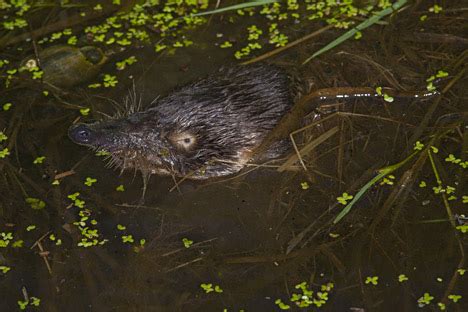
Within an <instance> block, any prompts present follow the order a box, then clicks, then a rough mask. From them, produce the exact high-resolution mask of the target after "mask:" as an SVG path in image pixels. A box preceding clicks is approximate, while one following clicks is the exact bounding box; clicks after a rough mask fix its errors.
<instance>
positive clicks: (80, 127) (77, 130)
mask: <svg viewBox="0 0 468 312" xmlns="http://www.w3.org/2000/svg"><path fill="white" fill-rule="evenodd" d="M68 136H69V137H70V139H71V140H72V141H73V142H75V143H77V144H91V143H92V141H93V140H94V139H95V134H94V132H93V130H91V129H90V128H89V127H88V126H87V125H85V124H77V125H74V126H71V127H70V129H68Z"/></svg>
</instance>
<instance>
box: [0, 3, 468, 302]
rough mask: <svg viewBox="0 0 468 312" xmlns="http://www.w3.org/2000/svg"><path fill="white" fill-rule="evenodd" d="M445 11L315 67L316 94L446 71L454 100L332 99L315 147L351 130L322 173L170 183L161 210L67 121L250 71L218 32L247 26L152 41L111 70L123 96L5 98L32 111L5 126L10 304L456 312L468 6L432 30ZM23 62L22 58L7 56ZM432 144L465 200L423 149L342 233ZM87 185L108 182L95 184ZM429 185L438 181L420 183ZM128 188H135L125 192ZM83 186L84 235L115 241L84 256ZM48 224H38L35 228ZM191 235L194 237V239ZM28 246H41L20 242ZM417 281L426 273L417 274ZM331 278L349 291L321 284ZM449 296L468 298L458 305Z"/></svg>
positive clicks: (397, 24)
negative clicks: (234, 70)
mask: <svg viewBox="0 0 468 312" xmlns="http://www.w3.org/2000/svg"><path fill="white" fill-rule="evenodd" d="M431 5H432V4H431ZM431 5H428V6H427V5H426V6H424V5H419V6H414V7H411V9H408V10H407V11H406V12H404V13H402V14H401V16H399V18H397V19H396V20H395V21H393V20H392V23H391V24H390V25H388V26H387V27H381V26H377V27H375V28H371V29H370V30H368V31H366V32H365V36H364V38H362V39H361V40H359V41H356V40H352V41H350V42H349V43H346V44H345V45H343V46H340V47H339V48H337V49H335V50H332V51H331V52H329V53H328V54H325V55H323V56H321V57H320V58H318V59H317V60H314V61H312V62H311V63H309V64H308V65H305V66H303V67H300V69H299V71H300V72H301V74H302V75H303V76H305V77H307V79H309V80H310V81H312V82H313V84H314V88H325V87H335V86H346V87H349V86H354V87H359V86H369V87H375V86H390V87H393V88H396V89H403V90H421V89H422V90H424V89H425V87H426V81H425V80H426V78H428V77H429V76H430V75H432V74H434V73H436V72H437V70H439V69H445V70H447V71H448V72H449V73H450V76H449V77H448V78H447V80H445V81H444V82H442V84H441V87H440V90H445V93H444V94H443V95H442V96H440V97H434V98H431V99H428V100H424V101H421V100H414V99H396V100H395V101H394V102H393V103H386V102H384V101H382V100H381V99H360V100H349V101H342V100H340V101H329V102H326V103H321V104H323V105H326V107H323V108H322V110H323V111H326V112H327V113H323V114H322V116H321V118H323V122H321V123H320V124H319V126H313V127H311V128H310V131H309V132H308V133H307V135H306V140H309V141H310V140H313V139H315V138H317V137H319V136H320V135H323V133H325V132H326V131H329V130H330V129H333V128H335V127H336V129H337V133H336V134H335V135H333V136H332V137H331V138H330V139H328V140H326V141H325V142H324V143H322V144H320V145H319V146H318V147H316V148H315V149H313V150H312V152H309V153H308V154H307V155H303V157H304V160H305V164H306V165H307V169H308V170H307V172H305V171H304V169H303V168H302V167H301V166H300V165H299V164H296V165H295V166H293V168H289V170H286V171H284V172H277V171H276V168H277V166H278V164H281V163H282V162H281V161H279V162H277V163H274V164H272V165H271V166H265V167H264V168H258V167H256V166H252V167H249V168H247V169H246V170H245V171H243V172H242V173H241V174H240V175H238V176H234V177H228V178H226V179H223V180H216V181H208V182H190V181H184V182H182V183H181V184H180V185H178V187H175V185H174V181H173V180H172V178H170V177H155V176H153V177H152V178H151V180H150V184H149V186H148V192H147V195H146V200H145V204H144V206H138V201H139V198H140V195H141V187H142V182H141V178H140V176H139V174H134V173H133V172H124V173H123V174H119V172H118V171H116V170H112V169H108V168H106V167H105V162H104V161H103V160H102V158H101V157H96V156H93V152H92V151H89V150H87V149H85V148H82V147H79V146H76V145H74V144H73V143H72V142H70V141H69V139H68V138H67V136H66V133H67V128H68V127H69V126H70V125H71V124H72V122H73V121H74V120H75V119H76V118H77V117H78V116H79V113H78V112H77V110H76V109H75V108H73V107H72V108H70V107H69V106H67V105H66V103H72V104H75V105H80V106H85V107H91V109H92V113H91V116H88V117H81V120H85V121H86V120H90V119H99V118H101V117H102V115H101V114H99V113H98V112H104V113H112V111H113V110H114V108H113V105H114V104H112V102H111V101H109V100H108V99H112V100H115V101H117V102H122V100H121V99H123V98H124V97H125V96H126V94H128V93H129V92H132V91H131V90H132V89H133V86H134V88H135V90H136V91H137V94H138V95H139V96H141V99H142V104H143V105H144V106H148V105H149V104H150V102H151V101H152V100H153V99H154V98H155V97H157V96H160V95H164V94H167V93H168V92H170V90H172V89H173V88H175V87H176V86H177V85H181V84H183V83H186V82H189V81H192V80H194V79H197V78H199V77H202V76H204V75H206V74H208V73H209V72H210V71H212V70H215V69H216V68H218V67H220V66H222V65H224V64H226V63H233V62H236V61H235V59H234V58H233V57H232V54H233V50H222V49H219V48H218V47H215V46H214V45H213V40H214V39H213V38H215V37H216V34H217V33H219V32H220V31H222V30H225V29H226V27H227V26H232V24H228V23H227V22H226V20H223V19H221V18H219V17H218V18H213V20H212V21H211V22H210V24H209V25H205V26H203V27H201V28H200V29H198V30H197V31H195V34H192V36H193V38H194V39H193V40H194V42H196V43H197V44H195V45H194V46H191V47H189V48H184V49H178V50H177V51H176V53H175V54H174V55H167V54H165V55H164V54H163V55H162V56H161V55H159V54H155V52H154V51H153V48H151V47H142V48H133V49H129V50H128V52H123V53H121V54H117V55H118V56H116V58H117V60H118V59H122V58H125V57H127V56H130V55H135V56H136V57H137V59H138V62H137V63H136V64H134V65H132V66H130V67H129V69H128V70H126V71H124V72H116V71H115V67H114V65H113V62H110V63H109V64H107V65H106V66H105V67H104V68H103V69H102V71H103V72H105V73H112V74H116V75H117V77H118V80H119V84H118V86H117V87H116V88H114V89H110V90H108V89H105V90H103V89H101V90H98V91H93V90H91V91H90V90H89V89H88V88H86V83H85V84H84V85H81V86H78V87H75V88H72V89H70V90H67V92H68V94H59V95H58V96H57V97H53V96H48V97H44V96H43V95H42V94H41V89H40V88H39V87H37V85H33V86H29V85H27V87H24V86H22V85H19V86H21V88H20V87H18V85H17V86H16V87H14V88H13V89H2V94H3V96H4V97H5V99H9V100H11V101H12V102H14V103H15V106H14V107H13V108H12V109H11V110H10V111H4V112H1V113H0V114H1V115H0V121H1V123H0V130H1V129H6V130H5V133H7V134H8V136H9V140H10V141H11V140H13V139H14V141H15V143H14V145H13V148H11V149H10V150H11V154H10V156H9V157H8V158H6V159H0V166H1V170H2V171H3V175H2V181H1V182H0V183H1V184H0V190H1V191H0V196H1V197H0V201H1V203H0V214H1V215H0V232H3V233H5V234H4V235H7V234H6V233H9V232H11V233H12V235H13V236H14V238H13V239H12V240H11V242H10V245H9V246H7V247H6V248H1V249H0V265H3V266H8V267H10V268H11V270H10V271H8V272H6V273H0V293H1V298H2V299H1V301H0V305H1V306H0V309H1V311H14V310H18V309H19V305H18V301H19V300H20V301H24V300H25V297H26V296H29V297H37V298H40V300H41V303H40V307H38V308H36V307H32V306H29V307H28V308H27V309H30V310H31V311H32V310H41V311H42V310H43V311H62V310H69V311H223V310H224V309H226V311H240V310H245V311H280V310H281V309H280V307H279V305H278V303H275V302H276V301H277V300H278V299H281V301H282V302H283V303H285V304H288V305H289V306H290V310H292V311H300V310H304V311H314V310H317V309H321V310H324V311H416V310H419V309H421V308H420V307H418V299H420V298H421V297H423V295H424V293H428V294H429V295H430V296H432V297H434V298H433V299H432V300H429V302H428V304H425V305H424V307H422V308H423V309H424V310H431V311H433V310H440V306H438V303H439V302H443V303H444V304H446V306H447V310H448V311H466V310H467V309H468V304H467V301H468V291H467V290H468V281H467V279H468V272H467V273H465V274H464V275H462V273H463V269H467V268H468V265H467V264H466V260H465V253H466V240H467V239H466V234H463V233H462V232H461V231H460V230H456V229H455V228H454V226H453V224H452V223H451V222H450V219H453V218H454V215H455V214H458V215H461V214H465V215H466V214H467V212H468V211H467V205H466V203H465V204H464V203H463V202H462V196H463V195H465V196H466V194H467V193H466V190H467V189H466V169H462V168H461V166H460V165H458V164H452V163H449V162H446V161H445V158H447V157H448V155H449V154H454V155H455V156H456V157H458V158H461V161H466V157H467V154H466V150H467V149H466V147H467V143H468V140H467V134H466V130H467V128H466V95H467V94H466V83H467V79H466V73H465V70H466V65H464V64H466V42H465V41H466V39H463V38H462V37H463V35H464V34H463V31H462V27H460V25H462V23H463V21H464V20H463V17H462V14H461V11H462V10H461V9H458V8H457V7H453V8H445V9H446V13H445V14H442V15H439V16H434V15H431V16H430V17H429V21H428V22H427V23H426V24H424V27H423V26H421V24H420V23H418V19H419V16H420V15H421V14H423V13H424V12H425V11H427V9H428V7H429V6H431ZM450 9H451V10H452V11H450ZM426 13H427V12H426ZM243 23H245V24H248V23H247V22H242V23H240V24H239V25H238V26H236V27H239V29H242V27H244V26H245V24H243ZM314 25H315V27H317V28H318V27H320V25H318V24H313V23H312V24H311V25H307V27H310V28H305V27H304V28H301V29H299V27H298V26H294V25H293V26H292V29H293V30H292V33H293V34H295V35H296V36H297V37H301V36H302V35H305V34H307V33H309V32H312V31H313V30H314V29H316V28H312V27H313V26H314ZM418 32H422V33H425V34H427V33H430V34H433V33H435V32H438V34H441V35H442V37H440V36H436V35H432V36H423V35H418ZM340 33H341V32H340V31H329V32H326V33H325V34H324V35H323V36H321V37H319V39H317V40H316V41H313V42H307V43H305V44H302V45H301V46H299V47H296V48H293V49H291V50H290V51H288V52H287V53H284V54H281V55H280V56H279V57H275V58H272V59H270V60H269V61H272V62H275V63H277V64H280V65H282V66H286V67H299V64H300V63H301V62H302V61H303V60H304V59H305V58H307V56H309V55H310V54H311V53H313V52H314V51H316V50H317V48H318V47H321V46H323V45H324V44H325V43H327V42H329V41H330V40H332V39H333V38H335V37H336V36H337V35H338V34H340ZM424 38H429V39H427V40H426V39H424ZM447 38H451V39H450V40H448V39H447ZM457 38H458V39H457ZM447 40H448V41H447ZM28 48H29V49H30V47H29V46H28ZM13 53H14V51H13V50H12V49H11V48H10V49H5V50H4V55H5V57H6V56H10V57H11V56H12V54H13ZM447 85H448V86H449V87H446V86H447ZM15 88H16V89H15ZM444 88H446V89H444ZM129 90H130V91H129ZM65 102H66V103H65ZM330 107H331V108H330ZM337 110H339V111H340V114H336V111H337ZM333 113H335V115H332V114H333ZM463 114H464V115H463ZM327 116H330V117H329V118H328V119H326V117H327ZM463 116H464V117H463ZM463 118H465V124H464V123H463ZM307 120H308V121H307V122H308V123H311V122H312V121H311V120H310V119H307ZM416 141H421V142H424V143H425V144H430V145H433V146H435V147H437V149H438V153H434V152H432V154H431V157H432V158H433V161H434V166H435V168H437V172H438V174H439V175H440V180H441V181H442V186H444V187H445V189H446V186H447V185H449V186H453V187H455V189H456V190H455V191H454V193H453V194H454V195H455V196H456V199H453V200H452V199H451V200H448V201H447V203H446V204H444V199H443V197H442V196H441V195H440V194H435V193H434V191H433V189H432V188H433V187H436V186H437V180H436V177H435V174H434V170H433V168H434V167H433V166H432V165H431V162H430V158H429V156H428V155H429V154H428V151H427V150H423V152H421V153H419V154H417V155H416V156H415V157H414V158H412V159H411V160H410V161H408V163H407V164H405V165H404V166H402V167H401V168H400V169H398V170H397V171H395V172H393V173H392V174H393V175H394V176H395V178H394V179H393V183H394V184H393V185H379V183H377V184H376V185H374V186H372V187H371V188H370V189H369V191H368V192H367V193H366V194H365V195H364V196H363V197H362V198H361V199H360V200H359V201H358V202H357V203H356V204H355V206H354V207H353V209H352V210H351V212H350V213H349V214H348V215H347V216H346V217H345V218H344V219H343V220H342V221H341V222H339V223H337V224H333V222H332V221H333V220H334V218H335V217H336V216H337V214H338V213H339V212H340V211H341V209H342V208H343V207H344V206H343V205H341V204H338V203H337V199H336V198H337V197H338V196H340V195H341V194H342V193H344V192H348V193H351V194H354V195H355V194H356V193H357V192H358V191H359V190H360V189H361V188H362V187H363V186H364V185H365V184H366V182H368V181H369V180H371V179H372V178H373V177H374V176H375V175H376V170H378V169H380V168H383V167H385V166H388V165H391V164H396V163H398V162H400V161H402V160H403V159H405V158H406V157H408V156H409V155H410V154H411V153H412V151H413V145H414V144H415V142H416ZM3 146H4V145H2V147H3ZM431 151H433V150H431ZM291 155H293V151H291V153H290V155H288V156H291ZM38 156H46V160H45V163H44V164H42V165H31V164H32V162H33V160H34V159H35V158H36V157H38ZM251 169H254V170H252V172H249V171H250V170H251ZM69 170H73V171H74V172H73V173H72V174H71V175H68V176H66V177H64V178H62V179H60V185H58V186H53V185H51V183H52V182H53V181H54V177H55V175H56V174H59V173H63V172H67V171H69ZM87 177H92V178H96V179H97V182H96V183H95V184H94V185H93V186H92V187H88V186H85V185H84V184H83V182H84V181H85V180H86V178H87ZM421 181H424V182H425V183H426V185H427V186H426V187H420V184H421ZM305 182H306V183H307V186H308V187H305V185H304V183H305ZM121 184H122V185H124V186H125V191H124V192H118V191H116V187H117V186H119V185H121ZM304 188H305V189H304ZM75 192H79V193H80V195H79V197H78V198H79V199H81V200H84V201H85V202H86V203H85V208H86V209H88V210H86V211H87V212H86V213H89V219H87V220H85V221H83V222H85V223H84V225H83V224H82V225H81V226H82V228H83V227H85V228H88V229H97V230H98V237H97V239H98V241H101V242H103V244H102V245H100V244H97V245H96V246H92V247H89V248H84V247H81V246H79V243H80V241H81V240H82V238H83V234H82V233H80V231H79V229H78V226H77V225H75V224H74V222H77V221H79V220H80V215H79V213H80V211H82V213H83V209H79V208H78V207H76V206H73V204H72V203H73V201H72V200H71V199H70V198H68V195H70V194H73V193H75ZM453 194H448V195H447V196H446V198H449V197H450V196H451V195H453ZM28 197H34V198H39V199H41V200H43V201H44V202H45V204H46V207H45V208H44V209H41V210H33V209H31V207H30V205H29V204H27V203H25V198H28ZM447 206H448V207H450V211H449V212H448V211H447ZM93 219H94V220H96V223H95V224H92V223H91V220H93ZM32 224H34V225H36V229H34V230H31V231H27V230H26V228H27V227H28V226H29V225H32ZM456 225H458V224H456ZM118 226H120V228H119V227H118ZM123 227H125V229H123ZM50 234H53V235H54V236H55V240H52V239H51V238H50ZM124 235H132V238H133V241H131V242H127V243H124V242H123V239H124V238H125V239H127V240H128V239H130V238H129V237H128V236H125V237H124V238H122V236H124ZM0 238H2V237H0ZM57 239H60V240H61V244H57ZM141 239H144V240H145V241H144V244H143V243H141V242H140V240H141ZM184 239H186V240H189V241H192V242H193V244H192V245H191V246H190V247H189V248H186V247H184ZM3 240H6V239H5V237H3ZM18 240H23V241H24V244H23V247H21V248H13V247H12V245H11V244H13V243H14V242H15V241H18ZM37 242H39V245H38V244H37ZM401 274H404V275H405V277H407V279H408V280H405V281H401V282H399V280H398V278H399V275H401ZM372 277H378V283H377V285H372V283H369V282H367V283H366V280H368V279H370V278H372ZM374 280H375V278H374ZM303 282H306V283H307V289H306V290H312V291H313V294H312V295H310V294H309V299H310V305H309V306H308V307H302V308H301V307H298V306H297V305H296V303H295V302H292V301H291V300H290V298H291V297H292V296H293V294H294V293H296V294H297V293H299V294H302V292H303V291H301V289H300V288H296V287H295V286H296V285H298V284H300V283H303ZM328 283H332V284H333V287H332V289H328V290H325V289H321V287H322V285H327V284H328ZM202 284H212V285H211V287H209V288H212V289H213V291H210V292H208V293H206V292H205V290H204V289H203V287H202V286H201V285H202ZM216 286H218V288H216V290H217V291H215V290H214V289H215V287H216ZM206 287H208V286H206ZM221 289H222V292H221ZM323 293H327V299H326V300H325V299H323V298H325V295H324V294H323ZM26 294H27V295H26ZM449 295H461V296H462V297H461V299H459V301H458V302H457V303H454V302H453V299H448V298H449V297H448V296H449ZM320 298H321V299H322V300H323V305H322V306H321V307H320V308H318V307H317V305H320V303H319V301H320V300H319V299H320ZM451 298H455V299H456V297H453V296H452V297H451ZM314 299H315V303H314ZM302 300H305V298H302Z"/></svg>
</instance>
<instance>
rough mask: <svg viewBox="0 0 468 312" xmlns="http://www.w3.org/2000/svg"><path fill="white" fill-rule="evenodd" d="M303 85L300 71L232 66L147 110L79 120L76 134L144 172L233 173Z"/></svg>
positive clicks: (122, 163)
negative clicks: (88, 121) (290, 71)
mask: <svg viewBox="0 0 468 312" xmlns="http://www.w3.org/2000/svg"><path fill="white" fill-rule="evenodd" d="M303 90H304V84H303V83H302V82H301V80H300V79H298V78H297V76H295V75H293V74H291V73H288V72H287V71H285V70H284V69H281V68H279V67H277V66H274V65H268V64H255V65H248V66H230V67H225V68H222V69H220V70H219V71H217V72H215V73H214V74H211V75H209V76H207V77H205V78H203V79H201V80H199V81H196V82H194V83H191V84H188V85H186V86H184V87H182V88H180V89H178V90H176V91H175V92H172V93H171V94H169V95H168V96H166V97H164V98H162V99H159V100H157V101H155V105H154V106H152V107H150V108H148V109H146V110H144V111H140V112H135V113H132V114H130V115H128V116H126V117H124V118H116V119H110V120H105V121H100V122H96V123H91V124H76V125H73V126H72V127H71V128H70V129H69V137H70V138H71V140H72V141H74V142H75V143H78V144H81V145H86V146H89V147H92V148H95V149H99V150H101V149H102V150H105V151H108V152H109V153H110V155H111V158H112V159H111V162H112V163H114V164H115V165H116V166H118V167H120V168H122V169H127V168H134V169H137V170H140V171H141V172H142V173H143V174H144V175H148V174H160V175H173V176H176V177H187V178H190V179H199V180H200V179H207V178H212V177H220V176H226V175H230V174H233V173H236V172H238V171H239V170H241V169H242V168H243V167H244V166H245V165H246V164H247V162H248V161H249V159H250V157H251V153H252V151H253V150H254V149H255V148H256V147H257V146H258V145H259V144H260V143H261V142H262V140H263V139H264V138H265V136H266V135H267V134H268V133H269V132H270V131H271V130H272V129H273V128H274V127H275V126H276V125H277V123H278V121H279V120H280V119H281V118H282V117H283V116H284V115H285V113H286V112H287V111H288V110H289V109H290V108H291V107H292V105H293V104H294V102H295V99H296V98H297V97H298V96H299V95H300V94H301V93H303ZM276 150H278V151H276ZM279 150H280V148H275V147H273V148H270V149H269V150H268V151H267V153H266V155H267V156H266V157H267V158H276V157H278V156H279V154H280V152H279Z"/></svg>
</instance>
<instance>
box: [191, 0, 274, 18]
mask: <svg viewBox="0 0 468 312" xmlns="http://www.w3.org/2000/svg"><path fill="white" fill-rule="evenodd" d="M278 1H279V0H259V1H249V2H244V3H241V4H236V5H231V6H228V7H225V8H221V9H216V10H211V11H206V12H201V13H196V14H192V16H202V15H209V14H217V13H222V12H227V11H233V10H240V9H245V8H250V7H254V6H260V5H265V4H270V3H274V2H278Z"/></svg>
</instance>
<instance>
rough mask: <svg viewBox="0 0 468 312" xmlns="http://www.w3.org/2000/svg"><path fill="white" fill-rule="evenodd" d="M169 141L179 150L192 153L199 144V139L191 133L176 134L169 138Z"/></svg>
mask: <svg viewBox="0 0 468 312" xmlns="http://www.w3.org/2000/svg"><path fill="white" fill-rule="evenodd" d="M168 139H169V141H171V143H172V145H174V146H175V147H176V148H177V149H178V150H182V151H186V152H188V151H191V150H192V149H193V148H194V147H195V145H196V144H197V137H196V136H195V135H194V134H193V133H190V132H185V131H184V132H175V133H171V134H170V135H169V136H168Z"/></svg>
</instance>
